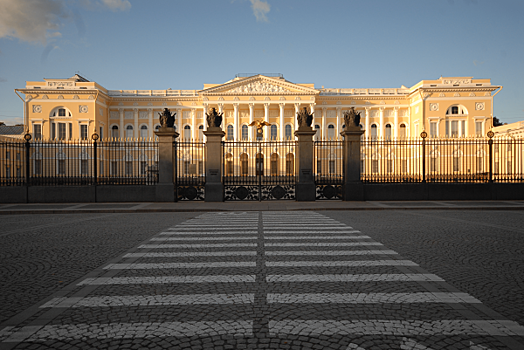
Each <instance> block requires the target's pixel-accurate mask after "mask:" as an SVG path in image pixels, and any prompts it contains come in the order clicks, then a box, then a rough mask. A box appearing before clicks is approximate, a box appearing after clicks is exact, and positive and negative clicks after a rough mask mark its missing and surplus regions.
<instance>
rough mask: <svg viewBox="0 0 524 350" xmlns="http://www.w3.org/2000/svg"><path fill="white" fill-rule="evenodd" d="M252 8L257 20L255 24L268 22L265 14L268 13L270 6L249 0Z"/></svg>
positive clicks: (264, 2) (259, 1)
mask: <svg viewBox="0 0 524 350" xmlns="http://www.w3.org/2000/svg"><path fill="white" fill-rule="evenodd" d="M249 1H251V7H252V8H253V14H254V15H255V17H256V18H257V22H268V19H267V16H266V14H267V13H268V12H269V10H270V8H271V6H269V4H268V3H267V2H266V1H263V0H249Z"/></svg>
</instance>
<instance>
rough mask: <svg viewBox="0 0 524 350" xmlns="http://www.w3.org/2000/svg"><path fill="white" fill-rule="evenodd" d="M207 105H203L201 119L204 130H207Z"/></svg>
mask: <svg viewBox="0 0 524 350" xmlns="http://www.w3.org/2000/svg"><path fill="white" fill-rule="evenodd" d="M206 113H207V103H204V110H203V111H202V119H204V130H207V116H206Z"/></svg>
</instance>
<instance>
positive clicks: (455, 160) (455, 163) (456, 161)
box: [453, 151, 460, 172]
mask: <svg viewBox="0 0 524 350" xmlns="http://www.w3.org/2000/svg"><path fill="white" fill-rule="evenodd" d="M458 171H460V151H455V152H453V172H458Z"/></svg>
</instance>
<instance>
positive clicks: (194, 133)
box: [191, 108, 197, 140]
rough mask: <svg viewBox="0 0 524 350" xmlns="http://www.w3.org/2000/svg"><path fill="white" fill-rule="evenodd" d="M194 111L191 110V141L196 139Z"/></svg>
mask: <svg viewBox="0 0 524 350" xmlns="http://www.w3.org/2000/svg"><path fill="white" fill-rule="evenodd" d="M196 132H197V130H196V111H195V109H194V108H193V109H191V139H192V140H194V139H195V138H196V137H195V136H196Z"/></svg>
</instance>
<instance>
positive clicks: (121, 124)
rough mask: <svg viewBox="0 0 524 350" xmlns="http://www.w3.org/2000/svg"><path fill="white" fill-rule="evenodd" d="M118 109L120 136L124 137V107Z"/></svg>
mask: <svg viewBox="0 0 524 350" xmlns="http://www.w3.org/2000/svg"><path fill="white" fill-rule="evenodd" d="M118 111H119V112H120V126H119V127H118V129H119V130H118V137H119V138H121V139H122V138H124V137H125V135H126V134H125V130H124V109H123V108H119V109H118ZM57 135H58V131H57Z"/></svg>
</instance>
